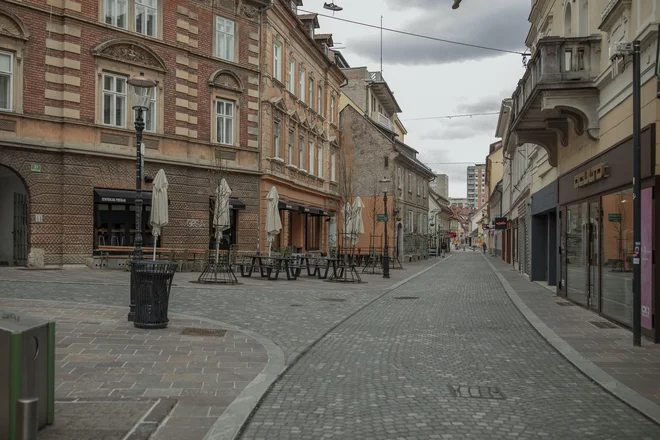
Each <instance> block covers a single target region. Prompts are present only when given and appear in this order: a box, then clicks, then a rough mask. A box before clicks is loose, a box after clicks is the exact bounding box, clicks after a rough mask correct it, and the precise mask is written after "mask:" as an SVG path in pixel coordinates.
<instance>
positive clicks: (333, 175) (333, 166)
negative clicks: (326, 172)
mask: <svg viewBox="0 0 660 440" xmlns="http://www.w3.org/2000/svg"><path fill="white" fill-rule="evenodd" d="M330 148H331V150H330V181H331V182H336V181H337V149H336V148H334V147H330Z"/></svg>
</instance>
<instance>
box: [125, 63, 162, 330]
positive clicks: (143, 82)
mask: <svg viewBox="0 0 660 440" xmlns="http://www.w3.org/2000/svg"><path fill="white" fill-rule="evenodd" d="M127 82H128V85H130V86H131V89H132V93H131V98H132V100H133V110H135V113H136V114H135V150H136V152H137V154H136V158H135V242H134V245H135V249H134V250H133V261H134V262H137V261H139V260H141V259H142V178H143V175H142V174H143V173H142V132H143V131H144V125H145V124H144V118H143V114H144V112H146V111H149V104H150V103H151V95H152V93H153V91H154V88H155V87H156V82H155V81H154V80H153V79H151V78H149V77H147V76H144V73H143V72H140V74H139V75H138V76H133V77H131V78H129V80H128V81H127ZM134 268H135V264H132V265H131V304H130V310H129V312H128V320H129V321H133V320H134V318H135V289H136V288H137V285H136V283H135V281H136V280H135V277H134V274H133V272H134V270H135V269H134Z"/></svg>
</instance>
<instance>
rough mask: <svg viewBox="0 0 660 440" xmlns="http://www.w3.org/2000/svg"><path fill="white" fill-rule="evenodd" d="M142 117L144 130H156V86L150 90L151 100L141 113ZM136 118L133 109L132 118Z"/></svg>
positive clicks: (135, 112)
mask: <svg viewBox="0 0 660 440" xmlns="http://www.w3.org/2000/svg"><path fill="white" fill-rule="evenodd" d="M142 117H143V118H144V130H145V131H151V132H155V131H156V87H154V90H153V91H152V92H151V101H150V102H149V110H148V111H146V112H144V113H143V114H142ZM135 118H137V111H136V110H134V111H133V120H135Z"/></svg>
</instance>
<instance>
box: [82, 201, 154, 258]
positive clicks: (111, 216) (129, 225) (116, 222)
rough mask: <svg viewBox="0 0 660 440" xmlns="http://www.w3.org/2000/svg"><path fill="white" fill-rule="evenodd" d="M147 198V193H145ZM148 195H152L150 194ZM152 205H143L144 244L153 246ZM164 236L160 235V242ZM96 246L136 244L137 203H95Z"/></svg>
mask: <svg viewBox="0 0 660 440" xmlns="http://www.w3.org/2000/svg"><path fill="white" fill-rule="evenodd" d="M143 197H144V198H145V199H146V197H147V195H146V194H143ZM148 197H151V196H150V195H149V196H148ZM150 216H151V206H149V205H143V206H142V245H143V246H144V247H151V246H153V244H154V237H153V235H152V234H151V225H150V224H149V219H150ZM161 238H162V237H160V236H159V237H158V240H159V243H160V240H161ZM93 242H94V248H95V249H96V248H98V247H99V246H134V245H135V205H133V204H130V205H129V204H124V203H121V204H119V203H112V204H111V203H94V240H93Z"/></svg>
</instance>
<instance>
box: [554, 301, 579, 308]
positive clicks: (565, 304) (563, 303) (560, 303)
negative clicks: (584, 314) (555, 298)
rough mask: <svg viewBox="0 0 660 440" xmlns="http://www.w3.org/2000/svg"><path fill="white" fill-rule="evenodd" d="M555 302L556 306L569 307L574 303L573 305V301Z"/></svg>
mask: <svg viewBox="0 0 660 440" xmlns="http://www.w3.org/2000/svg"><path fill="white" fill-rule="evenodd" d="M556 304H557V305H558V306H562V307H571V306H574V305H575V304H573V303H572V302H570V301H562V302H558V303H556Z"/></svg>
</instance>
